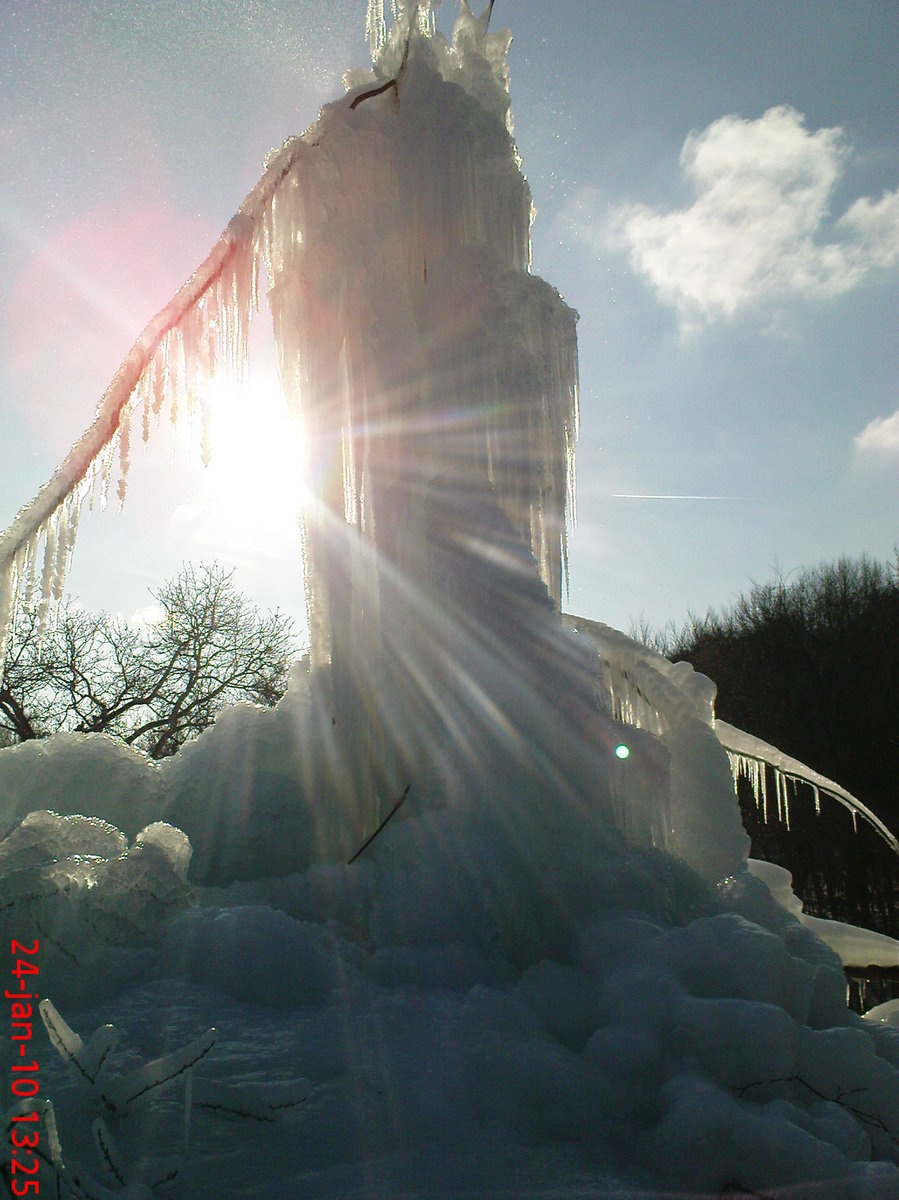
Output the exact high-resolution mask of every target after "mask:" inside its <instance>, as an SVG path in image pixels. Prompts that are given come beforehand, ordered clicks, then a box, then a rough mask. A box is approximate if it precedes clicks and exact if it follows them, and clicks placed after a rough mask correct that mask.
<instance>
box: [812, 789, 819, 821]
mask: <svg viewBox="0 0 899 1200" xmlns="http://www.w3.org/2000/svg"><path fill="white" fill-rule="evenodd" d="M812 794H813V795H814V797H815V816H816V817H820V816H821V792H820V790H819V789H818V785H817V784H814V783H813V784H812Z"/></svg>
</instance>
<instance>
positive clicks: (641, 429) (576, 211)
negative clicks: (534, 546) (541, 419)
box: [0, 0, 899, 629]
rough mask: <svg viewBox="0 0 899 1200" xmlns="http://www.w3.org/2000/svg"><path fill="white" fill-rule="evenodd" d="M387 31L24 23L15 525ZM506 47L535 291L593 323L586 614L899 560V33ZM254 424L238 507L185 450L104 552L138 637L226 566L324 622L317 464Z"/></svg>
mask: <svg viewBox="0 0 899 1200" xmlns="http://www.w3.org/2000/svg"><path fill="white" fill-rule="evenodd" d="M363 9H364V6H363V5H362V4H361V3H360V2H357V0H340V2H337V3H324V2H323V0H322V2H315V3H307V4H301V3H287V2H279V0H275V2H270V3H262V2H252V3H236V2H228V3H224V2H206V3H202V4H200V3H197V4H191V3H180V4H178V3H168V2H165V0H159V2H151V3H145V4H142V5H140V6H135V5H133V4H132V3H130V2H127V3H125V2H119V0H106V2H103V3H100V2H97V3H72V4H66V5H61V4H55V3H40V4H28V5H24V4H23V5H18V4H7V5H4V6H3V8H2V11H0V430H2V434H0V526H4V525H6V524H7V523H8V521H9V520H11V519H12V517H13V516H14V514H15V511H16V509H17V508H18V507H19V506H20V505H21V504H23V503H24V502H25V501H26V500H28V499H29V498H30V497H31V495H33V493H34V492H35V491H36V490H37V488H38V487H39V486H40V484H41V483H42V482H43V481H44V479H45V478H46V477H47V476H48V475H49V474H50V472H51V471H52V470H53V468H54V466H55V465H56V463H57V461H58V460H59V459H60V457H61V456H62V454H63V453H64V452H65V450H66V449H67V448H68V446H69V445H70V444H71V442H72V441H73V440H74V439H75V438H76V437H77V436H78V435H79V434H80V432H81V431H82V429H83V428H84V427H85V425H86V424H87V423H88V422H89V420H90V419H91V417H92V414H93V409H94V405H95V403H96V401H97V399H98V398H99V396H100V395H101V393H102V391H103V389H104V387H105V386H106V384H107V382H108V381H109V379H110V378H111V376H112V374H113V373H114V371H115V369H116V367H117V366H118V363H119V362H120V361H121V359H122V357H123V356H124V354H125V353H126V352H127V350H128V347H129V346H130V344H131V342H132V341H133V339H134V337H135V336H136V335H137V333H138V332H139V331H140V329H141V328H142V327H143V325H144V324H145V322H146V320H147V319H148V318H149V317H150V316H151V315H152V313H153V312H154V311H156V309H157V308H159V307H160V306H161V305H162V304H164V303H165V302H166V301H167V300H168V299H169V297H170V296H171V295H172V293H173V292H174V291H175V290H176V288H177V287H178V286H179V285H180V283H181V282H183V280H184V279H185V278H186V277H187V276H188V275H189V274H190V272H191V271H192V269H193V268H194V266H195V265H196V264H197V263H199V262H200V261H201V260H202V259H203V257H205V255H206V253H207V252H208V249H209V247H210V246H211V244H212V242H213V241H214V240H215V238H216V236H217V235H218V233H219V232H220V230H221V229H222V228H223V227H224V226H225V224H226V223H227V221H228V218H229V217H230V215H231V214H232V212H233V211H234V210H235V209H236V208H237V206H238V205H239V203H240V201H241V200H242V198H243V196H244V195H245V194H246V192H247V191H249V189H250V188H251V187H252V185H253V184H254V182H255V181H256V178H257V177H258V175H259V173H260V172H261V168H262V159H263V157H264V155H265V153H266V151H267V150H268V149H269V148H270V147H271V146H272V145H275V144H278V143H280V142H281V141H283V140H284V138H286V137H287V136H288V135H290V134H292V133H297V132H300V131H301V130H302V129H303V128H305V126H306V125H308V124H309V123H310V122H311V121H312V120H313V119H314V118H315V115H316V113H317V110H318V107H319V106H320V105H321V104H322V103H324V102H325V101H327V100H330V99H332V98H334V97H336V96H337V95H338V94H339V93H340V90H341V88H340V76H341V74H342V71H343V70H344V69H345V68H346V67H347V66H350V65H362V64H364V62H365V59H366V54H367V47H366V44H365V41H364V37H363V21H364V12H363ZM451 12H452V6H451V5H450V3H449V0H445V3H444V5H443V7H442V9H441V24H444V23H445V22H448V21H449V20H450V19H451ZM493 20H494V25H495V26H497V27H498V26H503V25H505V26H509V27H511V29H512V31H513V33H514V39H515V40H514V42H513V46H512V51H511V54H510V64H511V70H512V98H513V108H514V112H515V118H516V138H517V141H518V145H519V150H520V152H521V155H522V158H523V161H524V170H525V172H526V174H527V176H528V179H529V181H530V184H531V188H532V192H533V195H534V200H535V203H536V206H537V214H538V215H537V220H536V223H535V226H534V230H533V239H534V269H535V271H537V272H538V273H539V274H541V275H543V276H544V278H546V279H548V280H549V281H550V282H551V283H553V284H554V285H555V286H556V287H558V288H559V290H560V291H561V292H562V294H563V295H564V296H565V298H566V300H568V302H569V303H570V304H572V305H573V306H574V307H575V308H577V309H578V311H579V312H580V314H581V321H580V325H579V339H580V355H581V441H580V447H579V454H578V525H577V530H576V532H575V535H574V538H573V541H572V552H571V596H570V603H569V607H570V609H571V610H572V611H574V612H578V613H581V614H582V615H585V616H589V617H592V618H595V619H599V620H603V621H607V622H609V623H610V624H613V625H616V626H618V627H620V628H624V629H627V628H628V625H629V624H630V622H632V621H636V620H639V619H640V617H641V616H643V617H645V618H646V619H647V620H648V621H650V622H651V623H653V624H656V625H658V624H663V623H665V622H666V621H668V620H674V621H680V620H681V619H682V618H683V617H684V616H685V614H686V612H687V610H688V609H692V610H694V611H698V612H702V611H705V609H706V608H707V607H708V606H710V605H715V606H722V605H726V604H727V603H729V602H731V601H732V600H733V599H735V597H736V596H737V594H738V593H739V592H740V591H742V590H745V589H746V588H747V586H748V585H749V583H750V581H751V580H752V579H759V580H761V579H765V578H769V577H770V576H771V575H772V573H773V572H774V570H775V569H777V568H779V569H781V570H782V571H783V572H785V573H787V574H788V573H789V572H791V571H794V570H796V569H797V568H799V567H800V566H802V565H803V564H810V563H815V562H817V561H820V560H822V559H833V558H835V557H837V556H838V555H840V554H859V553H861V552H863V551H865V552H868V553H870V554H873V555H875V556H878V557H882V558H886V557H891V556H892V553H893V547H894V545H895V544H896V543H897V541H899V532H897V531H899V483H897V480H899V469H897V468H899V397H897V389H896V380H897V376H899V372H897V361H896V358H897V356H896V349H895V346H896V337H895V325H896V318H895V312H896V285H897V276H899V197H897V188H899V144H897V138H896V129H897V87H899V85H897V77H896V71H895V47H896V45H897V44H899V7H897V6H896V5H895V4H892V3H855V4H852V5H846V4H844V3H842V4H830V3H825V2H818V3H802V2H798V0H792V2H791V3H790V4H789V5H774V4H768V3H750V2H742V3H687V2H683V3H674V2H671V0H664V2H661V3H648V2H643V0H629V2H626V3H624V2H621V3H588V2H586V0H585V2H581V3H574V2H571V0H560V2H554V3H543V2H538V0H534V2H532V3H527V4H525V3H522V2H520V0H497V3H496V6H495V10H494V18H493ZM259 324H260V332H259V333H258V335H257V336H258V337H259V340H260V345H259V347H258V348H257V351H256V354H257V361H258V362H259V363H260V364H262V365H261V368H260V369H261V372H262V373H263V374H264V373H265V370H266V368H265V359H266V353H267V351H266V346H265V345H264V340H265V339H264V328H262V327H263V326H264V322H260V323H259ZM257 401H258V403H259V404H260V405H261V404H262V403H263V402H262V399H260V398H259V397H257ZM257 424H258V425H259V427H260V436H258V437H253V436H251V435H249V434H247V435H246V436H245V438H244V441H243V446H242V450H243V455H244V458H243V461H244V463H245V464H249V465H247V466H246V469H245V470H244V473H243V475H242V476H241V477H238V476H237V474H236V473H234V474H232V475H231V476H228V474H227V472H225V473H224V474H223V473H222V470H219V474H218V476H217V477H215V478H211V477H210V476H209V475H208V474H207V476H204V475H203V474H202V471H201V468H199V467H198V465H197V458H198V456H197V455H196V453H193V452H191V451H190V449H189V448H186V447H182V449H181V450H180V451H179V452H178V453H177V454H176V455H175V460H174V461H175V467H174V471H173V470H172V467H171V465H170V464H171V458H172V456H171V454H170V452H169V449H168V445H167V442H166V441H165V439H158V443H159V446H158V448H157V449H156V450H155V451H154V452H152V453H151V454H150V455H149V456H148V457H147V459H146V460H145V461H141V462H140V463H138V464H137V465H136V467H135V469H134V471H133V473H132V478H131V482H130V487H129V495H128V500H127V503H126V505H125V508H124V511H123V512H122V514H121V515H118V514H116V513H115V512H114V511H108V512H106V513H103V514H92V515H91V516H90V517H89V518H87V519H85V520H84V521H83V523H82V527H81V530H80V533H79V544H78V548H77V550H76V555H75V564H74V570H73V574H72V577H71V590H72V591H73V592H74V593H76V594H77V595H79V596H80V597H81V598H82V599H83V600H84V602H85V603H87V604H89V605H91V606H94V607H100V606H105V607H107V608H111V609H112V610H114V611H120V612H123V613H125V614H126V615H128V614H131V613H133V612H134V611H135V610H138V609H140V608H142V607H143V606H145V605H146V604H147V603H148V602H149V600H150V597H149V592H148V589H149V588H152V587H155V586H158V585H159V584H160V583H161V582H162V581H163V580H164V579H165V578H166V577H167V576H168V575H171V574H172V573H173V572H174V571H175V570H176V569H177V567H178V565H179V564H180V562H181V561H182V560H183V559H186V558H191V559H197V558H201V557H205V558H207V559H208V558H211V557H213V556H215V557H218V558H219V559H220V560H221V561H223V562H234V563H236V564H237V565H238V571H239V574H238V580H239V582H240V583H241V585H242V586H243V587H245V588H246V590H248V591H249V592H250V593H251V594H252V595H253V597H254V598H255V599H256V600H257V602H258V603H260V604H262V605H263V606H270V605H275V604H279V605H280V606H281V607H283V608H287V609H288V610H291V611H294V612H296V613H301V612H302V608H303V598H302V595H303V594H302V579H301V574H300V558H299V540H298V537H297V535H296V528H295V524H296V518H295V515H294V514H293V513H291V512H290V511H289V504H288V503H287V502H286V500H285V497H286V496H289V495H291V494H292V490H293V491H295V488H293V483H294V481H293V480H292V479H291V459H290V457H289V454H290V451H289V447H287V446H285V445H284V444H283V443H284V438H283V437H282V436H278V437H276V439H275V441H276V442H277V443H278V445H277V451H278V453H279V454H280V455H281V458H280V461H279V462H278V463H276V464H274V465H273V464H271V463H266V461H265V459H266V455H267V453H268V450H267V447H266V437H265V433H264V429H265V424H264V421H263V420H260V421H259V422H257ZM238 449H240V447H238ZM137 458H138V459H140V458H142V454H141V453H138V455H137ZM240 461H241V460H240V459H239V458H238V459H237V460H236V462H237V466H235V465H234V464H232V466H231V468H230V469H231V470H232V472H236V470H237V469H238V466H239V463H240ZM241 469H242V470H243V468H241ZM279 481H280V484H282V485H283V486H279ZM659 497H665V498H659ZM668 497H679V498H668ZM696 497H700V498H696Z"/></svg>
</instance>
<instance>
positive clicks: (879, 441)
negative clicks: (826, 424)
mask: <svg viewBox="0 0 899 1200" xmlns="http://www.w3.org/2000/svg"><path fill="white" fill-rule="evenodd" d="M853 445H854V446H855V449H856V451H857V452H858V453H859V454H864V455H867V456H870V457H875V458H878V459H887V458H889V459H893V458H897V459H899V409H896V411H895V412H894V413H893V415H892V416H891V417H875V418H874V420H873V421H870V422H869V423H868V424H867V425H866V426H865V427H864V429H863V430H862V431H861V433H859V434H856V436H855V438H854V439H853Z"/></svg>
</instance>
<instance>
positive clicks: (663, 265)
mask: <svg viewBox="0 0 899 1200" xmlns="http://www.w3.org/2000/svg"><path fill="white" fill-rule="evenodd" d="M849 154H850V147H849V146H848V144H847V142H846V139H845V137H844V135H843V132H842V130H841V129H840V128H839V127H834V128H832V129H819V130H817V131H816V132H810V131H809V130H807V129H806V128H805V118H804V117H803V116H802V114H801V113H798V112H796V110H795V109H793V108H789V107H787V106H780V107H777V108H771V109H769V110H768V111H767V112H766V113H765V114H764V115H763V116H762V117H760V118H759V119H758V120H754V121H750V120H743V119H742V118H740V117H737V116H725V117H721V118H720V119H719V120H717V121H714V122H712V124H711V125H709V126H708V127H707V128H706V129H704V130H702V131H701V132H698V133H697V132H695V131H694V132H692V133H690V134H689V136H688V137H687V139H686V141H685V142H684V146H683V149H682V151H681V155H680V164H681V169H682V171H683V174H684V177H685V179H686V181H687V183H688V184H689V185H690V187H691V188H692V190H693V192H694V194H695V199H694V201H693V203H692V204H690V205H689V206H688V207H685V208H679V209H673V210H671V211H667V212H663V211H659V210H657V209H653V208H650V207H649V206H647V205H644V204H628V205H624V206H622V207H620V208H618V209H617V210H616V211H615V212H614V214H613V217H612V221H611V223H610V225H609V226H608V227H607V230H606V244H607V245H610V244H611V245H613V246H617V247H619V248H623V249H625V250H626V251H627V253H628V256H629V258H630V262H631V265H632V267H633V268H634V270H635V271H637V272H638V273H639V274H641V275H643V276H644V277H645V278H646V279H647V280H648V282H649V283H650V285H651V286H652V288H653V289H654V290H655V292H656V294H657V295H658V297H659V299H660V300H661V301H662V302H663V303H665V304H667V305H669V306H671V307H672V308H674V309H675V310H676V311H677V312H678V313H679V314H680V316H681V319H682V322H683V323H684V324H685V325H687V326H689V325H691V324H696V323H702V322H710V321H713V320H717V319H722V318H725V319H726V318H731V317H733V316H735V315H736V314H738V313H740V312H742V311H744V310H748V309H751V308H756V309H758V308H759V307H760V306H762V305H763V304H764V305H766V304H769V303H770V302H772V301H774V302H777V301H783V300H786V299H788V298H790V297H796V296H803V297H813V298H829V297H833V296H838V295H840V294H842V293H844V292H847V291H849V290H850V289H852V288H854V287H856V286H858V284H859V283H861V281H862V280H863V279H864V278H865V277H866V276H867V275H868V274H869V273H870V272H871V271H872V270H875V269H877V268H883V267H888V266H890V265H891V264H893V263H895V262H896V261H897V260H899V190H897V191H894V192H887V193H885V194H884V195H883V196H881V197H880V198H879V199H872V198H870V197H862V198H860V199H858V200H856V201H855V202H854V203H853V204H852V205H851V206H850V207H849V209H848V210H847V211H846V212H845V213H844V214H843V215H842V216H841V217H840V218H839V219H838V220H837V221H836V222H834V224H833V226H832V229H831V230H830V231H829V239H828V238H822V234H824V233H825V225H826V223H827V222H828V218H829V212H828V205H829V202H830V198H831V196H832V194H833V190H834V187H835V185H836V184H837V182H838V181H839V180H840V178H841V177H842V174H843V171H844V169H845V164H846V160H847V158H848V156H849ZM574 219H575V221H577V215H576V214H574Z"/></svg>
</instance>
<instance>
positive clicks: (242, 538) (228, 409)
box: [177, 366, 305, 558]
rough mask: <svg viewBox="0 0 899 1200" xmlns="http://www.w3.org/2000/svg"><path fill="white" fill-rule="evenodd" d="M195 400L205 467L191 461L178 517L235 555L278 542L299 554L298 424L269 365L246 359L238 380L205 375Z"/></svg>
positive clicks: (272, 548)
mask: <svg viewBox="0 0 899 1200" xmlns="http://www.w3.org/2000/svg"><path fill="white" fill-rule="evenodd" d="M201 407H202V408H203V409H204V412H205V416H204V420H203V422H202V431H201V432H200V434H199V440H200V442H201V446H200V450H201V454H202V458H203V459H204V460H205V462H206V466H205V467H204V466H200V465H198V467H197V470H196V473H195V476H194V478H195V487H194V489H193V492H192V494H191V496H190V498H189V499H188V500H187V501H186V502H185V503H183V504H182V505H180V506H179V511H178V513H177V519H178V521H179V522H180V523H183V524H185V525H191V526H193V528H194V530H195V532H196V533H197V534H198V535H199V536H200V538H201V540H202V541H203V542H204V543H207V544H208V545H209V547H210V548H212V549H214V550H216V551H220V552H222V553H230V554H233V555H234V556H235V557H237V558H240V557H241V556H244V555H249V556H250V557H252V558H258V557H259V556H260V555H261V554H269V553H280V552H282V551H283V549H284V548H285V543H289V544H290V547H291V550H292V553H293V554H295V555H296V556H297V557H299V553H300V544H299V519H300V514H301V511H302V507H303V503H304V489H305V478H304V470H303V438H302V430H301V428H300V424H299V422H298V421H297V420H295V419H294V418H292V417H291V416H290V414H289V413H288V411H287V405H286V402H285V400H284V396H283V394H282V392H281V386H280V383H279V381H278V378H277V374H276V372H275V370H274V368H273V367H265V366H262V367H259V366H256V367H252V366H251V370H250V372H249V373H248V378H247V380H246V382H244V383H242V384H235V383H233V382H231V381H228V380H226V379H221V380H215V381H213V383H212V384H210V386H209V388H208V389H207V392H206V394H205V395H204V397H203V399H202V405H201ZM198 424H199V423H198ZM194 436H196V434H195V435H194ZM197 457H200V456H199V455H198V456H197ZM194 461H196V459H195V460H194Z"/></svg>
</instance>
